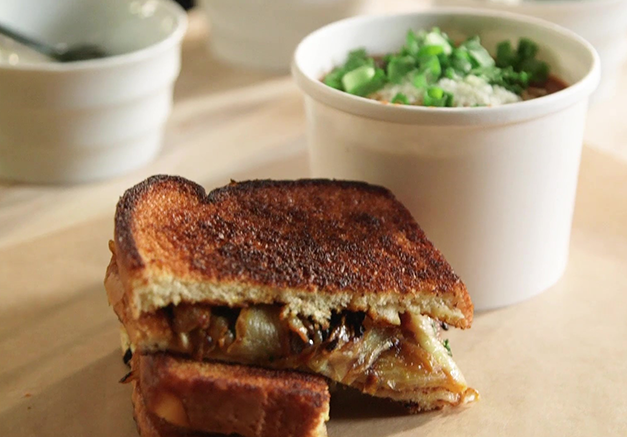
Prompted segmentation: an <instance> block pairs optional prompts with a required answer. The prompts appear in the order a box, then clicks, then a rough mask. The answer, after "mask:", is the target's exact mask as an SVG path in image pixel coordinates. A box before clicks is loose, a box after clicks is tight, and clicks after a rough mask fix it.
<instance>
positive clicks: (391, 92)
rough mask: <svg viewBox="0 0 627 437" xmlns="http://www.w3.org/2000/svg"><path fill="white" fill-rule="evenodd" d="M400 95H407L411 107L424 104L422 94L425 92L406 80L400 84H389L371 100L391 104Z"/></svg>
mask: <svg viewBox="0 0 627 437" xmlns="http://www.w3.org/2000/svg"><path fill="white" fill-rule="evenodd" d="M398 93H402V94H405V96H406V97H407V100H408V101H409V104H410V105H420V104H422V94H423V93H424V90H423V89H421V88H416V87H415V86H414V84H413V83H412V82H411V81H410V80H406V81H404V82H402V83H400V84H396V83H388V84H386V85H385V86H384V87H383V88H381V89H380V90H379V91H377V92H376V93H374V94H373V95H371V96H370V98H371V99H375V100H379V101H381V102H391V101H392V99H393V98H394V96H396V95H397V94H398Z"/></svg>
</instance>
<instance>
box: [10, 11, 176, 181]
mask: <svg viewBox="0 0 627 437" xmlns="http://www.w3.org/2000/svg"><path fill="white" fill-rule="evenodd" d="M0 21H1V22H2V23H3V24H5V25H7V26H11V27H13V28H15V29H16V30H19V31H21V32H22V33H24V34H27V35H30V36H31V37H33V38H37V39H39V40H41V41H46V42H50V43H53V44H58V43H64V44H67V45H70V46H71V45H74V44H82V43H95V44H98V45H100V46H102V47H103V48H104V49H105V50H106V51H107V52H108V53H110V54H111V55H112V56H109V57H106V58H102V59H95V60H89V61H81V62H72V63H57V62H53V61H50V60H47V59H45V58H43V57H41V56H39V57H37V56H35V55H33V54H30V56H25V55H29V53H28V52H27V51H25V50H24V49H23V48H21V49H19V50H18V47H17V46H15V45H11V44H10V43H8V42H7V41H6V40H3V41H0V177H2V178H8V179H13V180H18V181H28V182H55V183H57V182H82V181H88V180H94V179H101V178H105V177H110V176H114V175H118V174H122V173H125V172H127V171H130V170H132V169H135V168H137V167H139V166H141V165H143V164H145V163H147V162H149V161H150V160H152V159H153V158H154V157H155V155H156V154H157V153H158V151H159V149H160V146H161V139H162V132H163V128H164V125H165V122H166V120H167V118H168V115H169V114H170V110H171V106H172V88H173V85H174V82H175V80H176V77H177V76H178V73H179V70H180V46H181V40H182V38H183V35H184V33H185V28H186V22H187V20H186V14H185V11H184V10H183V9H182V8H181V7H180V6H179V5H177V4H176V3H174V2H172V1H168V0H141V1H131V2H129V1H128V0H107V1H102V0H82V1H81V2H76V1H75V0H55V1H48V0H2V2H0ZM13 51H15V52H13Z"/></svg>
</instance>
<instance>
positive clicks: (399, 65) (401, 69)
mask: <svg viewBox="0 0 627 437" xmlns="http://www.w3.org/2000/svg"><path fill="white" fill-rule="evenodd" d="M414 68H416V61H415V60H414V58H412V57H411V56H399V57H395V58H392V59H391V60H390V62H389V63H388V78H389V79H390V81H391V82H394V83H401V81H402V80H403V79H404V78H405V76H406V75H407V73H409V72H410V71H412V70H413V69H414Z"/></svg>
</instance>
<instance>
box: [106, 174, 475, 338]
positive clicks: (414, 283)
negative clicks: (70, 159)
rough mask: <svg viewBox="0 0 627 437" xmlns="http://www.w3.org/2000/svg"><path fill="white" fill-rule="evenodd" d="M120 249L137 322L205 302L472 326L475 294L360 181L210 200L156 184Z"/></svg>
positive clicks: (118, 242) (234, 188) (140, 189)
mask: <svg viewBox="0 0 627 437" xmlns="http://www.w3.org/2000/svg"><path fill="white" fill-rule="evenodd" d="M113 249H114V251H115V253H116V256H117V266H118V269H119V275H120V279H121V282H122V284H123V293H124V295H125V296H126V300H127V305H128V306H129V308H130V310H131V313H132V315H133V317H134V318H135V319H137V318H139V317H140V315H141V314H143V313H150V312H154V311H156V310H158V309H160V308H164V307H166V306H168V305H170V304H174V305H176V304H178V303H180V302H188V303H194V302H202V303H205V304H211V305H225V306H244V305H250V304H269V303H275V304H282V305H285V306H286V308H287V309H288V310H289V312H291V313H295V314H299V315H303V316H308V317H313V318H314V319H316V320H325V319H328V318H329V317H330V316H331V314H332V312H333V311H336V312H339V311H344V310H348V311H355V312H357V311H363V312H366V313H368V314H369V315H370V316H371V317H373V318H374V319H375V320H376V319H378V318H381V319H385V318H387V317H388V315H389V314H390V313H392V314H398V313H403V312H406V311H411V312H414V313H419V314H426V315H429V316H430V317H432V318H434V319H438V320H441V321H443V322H446V323H448V324H451V325H454V326H457V327H461V328H468V327H470V325H471V323H472V310H473V307H472V303H471V301H470V298H469V296H468V293H467V290H466V287H465V286H464V284H463V283H462V282H461V280H460V279H459V277H458V276H457V275H456V274H455V273H454V272H453V270H452V268H451V266H450V265H449V264H448V263H447V262H446V260H445V259H444V257H443V256H442V254H441V253H440V252H439V251H438V250H437V249H436V248H435V247H434V246H433V244H432V243H431V242H430V241H429V240H428V239H427V238H426V236H425V234H424V232H423V231H422V230H421V229H420V227H419V226H418V225H417V224H416V222H415V221H414V219H413V218H412V216H411V214H410V213H409V212H408V211H407V209H406V208H405V207H404V206H403V205H402V204H401V203H400V202H398V201H397V200H396V199H395V198H394V196H393V195H392V194H391V193H390V192H389V191H388V190H386V189H384V188H382V187H377V186H372V185H368V184H365V183H361V182H347V181H331V180H297V181H269V180H258V181H248V182H241V183H231V184H230V185H228V186H225V187H223V188H219V189H217V190H214V191H212V192H211V193H209V194H208V195H207V194H206V193H205V191H204V189H203V188H202V187H201V186H199V185H197V184H195V183H193V182H190V181H188V180H186V179H183V178H180V177H173V176H153V177H151V178H149V179H147V180H146V181H144V182H142V183H140V184H138V185H136V186H135V187H133V188H131V189H129V190H128V191H126V193H125V194H124V196H123V197H122V198H121V199H120V201H119V203H118V207H117V211H116V216H115V239H114V248H113ZM121 297H122V296H117V299H114V300H112V303H113V304H115V303H116V301H117V300H119V299H120V298H121Z"/></svg>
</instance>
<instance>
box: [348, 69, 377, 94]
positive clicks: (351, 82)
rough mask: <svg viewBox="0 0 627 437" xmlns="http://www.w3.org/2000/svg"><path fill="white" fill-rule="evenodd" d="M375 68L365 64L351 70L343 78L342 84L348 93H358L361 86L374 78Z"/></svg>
mask: <svg viewBox="0 0 627 437" xmlns="http://www.w3.org/2000/svg"><path fill="white" fill-rule="evenodd" d="M375 71H376V70H375V68H374V67H371V66H370V65H364V66H362V67H359V68H356V69H354V70H353V71H349V72H348V73H346V74H345V75H344V77H343V78H342V86H343V87H344V89H345V90H346V92H347V93H350V94H356V90H357V89H358V88H359V87H362V86H363V85H365V84H367V83H368V82H370V81H371V80H372V79H373V78H374V74H375Z"/></svg>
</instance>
